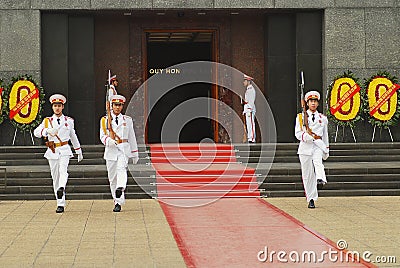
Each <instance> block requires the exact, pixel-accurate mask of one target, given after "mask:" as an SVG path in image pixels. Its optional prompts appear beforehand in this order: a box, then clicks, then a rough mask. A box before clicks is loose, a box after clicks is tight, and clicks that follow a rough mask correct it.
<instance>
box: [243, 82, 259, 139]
mask: <svg viewBox="0 0 400 268" xmlns="http://www.w3.org/2000/svg"><path fill="white" fill-rule="evenodd" d="M252 81H253V78H252V77H250V76H248V75H243V86H244V87H245V88H246V92H245V94H244V106H243V115H244V116H245V121H246V131H247V141H248V142H249V143H254V142H256V123H255V114H256V105H255V101H256V90H255V89H254V87H253V84H252Z"/></svg>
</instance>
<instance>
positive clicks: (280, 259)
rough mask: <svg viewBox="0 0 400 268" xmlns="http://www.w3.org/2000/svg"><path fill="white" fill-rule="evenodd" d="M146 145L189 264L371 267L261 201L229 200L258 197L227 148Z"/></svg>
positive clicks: (251, 177) (251, 176) (249, 174)
mask: <svg viewBox="0 0 400 268" xmlns="http://www.w3.org/2000/svg"><path fill="white" fill-rule="evenodd" d="M150 148H151V160H152V164H153V167H154V168H155V170H156V176H157V194H158V199H159V201H160V205H161V207H162V209H163V211H164V214H165V215H166V218H167V220H168V223H169V225H170V227H171V230H172V232H173V234H174V237H175V240H176V241H177V244H178V247H179V249H180V251H181V253H182V255H183V257H184V259H185V262H186V264H187V266H188V267H207V268H208V267H265V266H270V267H287V266H299V267H375V266H373V265H371V264H368V263H365V262H363V261H362V262H361V263H360V262H354V261H353V259H352V258H351V256H350V257H348V256H349V255H346V254H345V252H342V251H339V250H338V249H337V248H336V245H335V243H333V242H332V241H330V240H329V239H327V238H325V237H323V236H321V235H319V234H317V233H315V232H313V231H312V230H310V229H308V228H307V227H306V226H304V225H303V224H302V223H300V222H298V221H297V220H296V219H294V218H293V217H291V216H290V215H288V214H286V213H285V212H283V211H281V210H279V209H278V208H276V207H274V206H272V205H270V204H269V203H267V202H265V201H264V200H263V199H260V198H235V197H257V196H258V197H259V196H260V193H259V191H258V190H257V188H258V184H257V181H256V176H255V173H254V172H255V170H254V169H250V168H246V167H244V166H242V165H240V163H238V162H237V161H236V157H235V152H234V150H233V147H232V146H231V145H215V144H184V145H176V144H168V145H160V144H156V145H151V147H150ZM220 197H223V198H220ZM225 197H230V198H225ZM171 204H174V205H171ZM324 251H325V252H326V253H324ZM278 252H281V253H279V254H280V255H278ZM335 253H336V255H335ZM282 254H284V255H282ZM314 254H315V255H314ZM304 256H305V257H304ZM308 258H310V259H308ZM335 258H336V260H335Z"/></svg>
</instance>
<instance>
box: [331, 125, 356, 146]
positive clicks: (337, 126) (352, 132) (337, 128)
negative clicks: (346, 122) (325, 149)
mask: <svg viewBox="0 0 400 268" xmlns="http://www.w3.org/2000/svg"><path fill="white" fill-rule="evenodd" d="M350 130H351V134H353V139H354V142H355V143H357V140H356V136H355V135H354V131H353V128H352V127H351V128H350ZM338 132H339V125H336V133H335V143H336V140H337V134H338ZM343 138H344V126H343Z"/></svg>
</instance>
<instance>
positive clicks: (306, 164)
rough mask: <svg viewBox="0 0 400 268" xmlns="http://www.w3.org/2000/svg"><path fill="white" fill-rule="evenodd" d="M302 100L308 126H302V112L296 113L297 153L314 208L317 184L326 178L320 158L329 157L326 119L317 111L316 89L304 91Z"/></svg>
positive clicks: (309, 199)
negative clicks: (306, 108) (304, 103)
mask: <svg viewBox="0 0 400 268" xmlns="http://www.w3.org/2000/svg"><path fill="white" fill-rule="evenodd" d="M304 100H305V102H306V104H307V106H308V110H307V115H308V127H309V131H307V129H306V127H305V126H304V125H305V124H304V121H303V120H305V118H304V115H303V113H299V114H297V117H296V126H295V136H296V138H297V139H298V140H299V141H300V144H299V148H298V151H297V154H298V155H299V159H300V164H301V175H302V179H303V186H304V190H305V194H306V198H307V202H308V207H309V208H315V204H314V201H316V200H317V199H318V191H317V184H320V185H321V187H322V185H324V184H325V183H326V182H327V180H326V176H325V169H324V165H323V163H322V160H326V159H327V158H328V157H329V139H328V119H327V118H326V116H325V115H323V114H321V113H319V112H318V111H317V107H318V101H319V100H320V94H319V93H318V92H317V91H310V92H308V93H306V95H305V97H304Z"/></svg>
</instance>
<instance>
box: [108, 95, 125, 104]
mask: <svg viewBox="0 0 400 268" xmlns="http://www.w3.org/2000/svg"><path fill="white" fill-rule="evenodd" d="M125 101H126V99H125V97H124V96H122V95H114V96H112V98H111V102H112V103H125Z"/></svg>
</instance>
